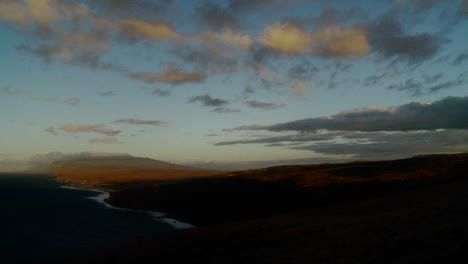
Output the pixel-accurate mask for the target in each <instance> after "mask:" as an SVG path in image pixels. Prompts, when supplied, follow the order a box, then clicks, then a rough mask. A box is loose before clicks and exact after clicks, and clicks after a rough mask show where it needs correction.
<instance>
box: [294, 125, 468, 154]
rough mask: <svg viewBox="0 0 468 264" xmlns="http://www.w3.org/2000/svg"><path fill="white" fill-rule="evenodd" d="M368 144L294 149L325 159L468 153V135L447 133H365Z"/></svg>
mask: <svg viewBox="0 0 468 264" xmlns="http://www.w3.org/2000/svg"><path fill="white" fill-rule="evenodd" d="M362 137H363V138H365V139H366V142H363V143H359V142H346V143H336V142H327V143H323V144H313V145H309V146H297V147H292V149H296V150H310V151H314V152H316V153H320V154H325V155H353V158H359V159H392V158H403V157H409V156H414V155H418V154H431V153H447V152H448V153H459V152H466V151H468V145H467V144H466V142H468V131H466V130H445V131H428V132H399V133H365V134H364V135H362Z"/></svg>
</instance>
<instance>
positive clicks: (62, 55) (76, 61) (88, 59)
mask: <svg viewBox="0 0 468 264" xmlns="http://www.w3.org/2000/svg"><path fill="white" fill-rule="evenodd" d="M17 50H18V51H20V52H23V53H26V54H31V55H34V56H36V57H38V58H39V59H41V60H42V61H43V62H44V63H46V64H49V63H52V62H55V61H59V62H61V63H64V64H69V65H74V66H79V67H85V68H91V69H92V70H95V71H115V72H119V73H125V72H126V71H127V69H126V68H125V67H122V66H120V65H117V64H115V63H112V62H103V61H102V60H101V55H100V54H99V53H94V52H85V51H80V50H73V51H71V48H69V47H64V46H59V45H56V44H52V45H49V44H44V45H40V46H37V47H33V46H30V45H27V44H22V45H18V46H17Z"/></svg>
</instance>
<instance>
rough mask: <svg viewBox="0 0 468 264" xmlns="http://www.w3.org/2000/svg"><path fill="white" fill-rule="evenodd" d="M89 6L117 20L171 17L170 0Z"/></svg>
mask: <svg viewBox="0 0 468 264" xmlns="http://www.w3.org/2000/svg"><path fill="white" fill-rule="evenodd" d="M89 4H90V5H91V6H93V7H96V8H98V9H100V10H103V13H104V14H106V16H108V17H112V18H116V19H118V20H120V19H128V18H135V17H138V18H144V19H155V18H160V17H161V16H163V15H172V10H171V4H172V1H171V0H132V1H129V0H99V1H90V2H89Z"/></svg>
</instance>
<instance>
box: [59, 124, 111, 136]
mask: <svg viewBox="0 0 468 264" xmlns="http://www.w3.org/2000/svg"><path fill="white" fill-rule="evenodd" d="M59 129H60V130H62V131H63V132H66V133H89V132H94V133H100V134H105V135H108V136H115V135H117V134H119V133H120V131H119V130H113V129H109V128H106V126H104V125H101V124H99V125H73V124H70V123H69V124H65V125H63V126H61V127H60V128H59Z"/></svg>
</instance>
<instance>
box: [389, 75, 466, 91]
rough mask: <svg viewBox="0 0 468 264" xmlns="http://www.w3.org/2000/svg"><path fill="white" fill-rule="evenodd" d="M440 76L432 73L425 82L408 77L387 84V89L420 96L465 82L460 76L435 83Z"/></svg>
mask: <svg viewBox="0 0 468 264" xmlns="http://www.w3.org/2000/svg"><path fill="white" fill-rule="evenodd" d="M441 78H443V75H434V76H430V77H426V79H425V83H422V82H419V81H415V80H414V79H408V80H406V82H404V83H400V84H392V85H390V86H388V87H387V89H389V90H397V91H403V92H407V93H409V94H410V95H411V96H421V95H426V94H432V93H436V92H438V91H440V90H445V89H450V88H453V87H458V86H460V85H462V84H464V83H465V80H463V79H462V78H458V79H455V80H450V81H445V82H439V83H435V82H437V81H438V80H440V79H441Z"/></svg>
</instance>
